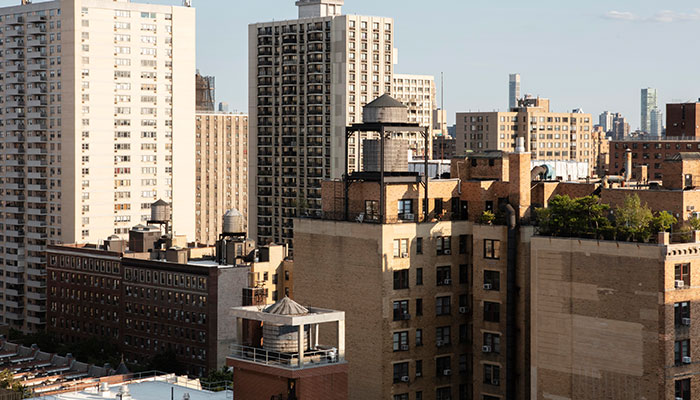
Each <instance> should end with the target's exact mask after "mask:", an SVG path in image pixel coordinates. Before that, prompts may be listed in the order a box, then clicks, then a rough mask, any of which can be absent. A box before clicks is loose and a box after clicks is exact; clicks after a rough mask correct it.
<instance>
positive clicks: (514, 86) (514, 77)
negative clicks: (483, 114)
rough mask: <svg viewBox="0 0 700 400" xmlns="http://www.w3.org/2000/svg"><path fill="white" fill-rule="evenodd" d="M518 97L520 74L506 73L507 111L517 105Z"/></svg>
mask: <svg viewBox="0 0 700 400" xmlns="http://www.w3.org/2000/svg"><path fill="white" fill-rule="evenodd" d="M518 99H520V74H510V75H508V111H510V109H511V108H514V107H517V106H518Z"/></svg>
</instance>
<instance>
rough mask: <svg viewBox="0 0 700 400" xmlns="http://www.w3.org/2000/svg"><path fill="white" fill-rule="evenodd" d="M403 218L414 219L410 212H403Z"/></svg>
mask: <svg viewBox="0 0 700 400" xmlns="http://www.w3.org/2000/svg"><path fill="white" fill-rule="evenodd" d="M403 219H405V220H413V219H415V216H414V215H413V214H411V213H404V215H403Z"/></svg>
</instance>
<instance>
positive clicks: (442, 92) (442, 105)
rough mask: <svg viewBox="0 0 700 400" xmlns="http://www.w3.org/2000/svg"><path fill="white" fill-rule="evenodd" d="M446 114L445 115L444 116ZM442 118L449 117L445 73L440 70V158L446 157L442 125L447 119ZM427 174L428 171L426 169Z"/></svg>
mask: <svg viewBox="0 0 700 400" xmlns="http://www.w3.org/2000/svg"><path fill="white" fill-rule="evenodd" d="M443 115H444V117H443ZM442 118H447V112H446V111H445V75H444V73H443V72H440V136H442V140H441V141H440V159H441V160H444V159H445V133H446V132H443V131H442V126H443V124H444V125H447V121H442ZM425 173H426V174H427V173H428V171H425ZM438 175H440V167H439V166H438Z"/></svg>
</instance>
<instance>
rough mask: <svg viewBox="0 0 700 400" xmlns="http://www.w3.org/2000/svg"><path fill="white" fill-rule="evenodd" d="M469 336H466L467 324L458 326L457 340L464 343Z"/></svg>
mask: <svg viewBox="0 0 700 400" xmlns="http://www.w3.org/2000/svg"><path fill="white" fill-rule="evenodd" d="M468 339H469V337H468V336H467V324H461V325H460V326H459V342H460V343H466V342H467V340H468Z"/></svg>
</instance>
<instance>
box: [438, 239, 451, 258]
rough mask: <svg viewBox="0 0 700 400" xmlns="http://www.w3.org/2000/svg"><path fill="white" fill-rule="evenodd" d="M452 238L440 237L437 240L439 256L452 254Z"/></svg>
mask: <svg viewBox="0 0 700 400" xmlns="http://www.w3.org/2000/svg"><path fill="white" fill-rule="evenodd" d="M451 239H452V238H451V237H450V236H438V238H437V240H436V248H437V255H443V254H451V253H452V240H451Z"/></svg>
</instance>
